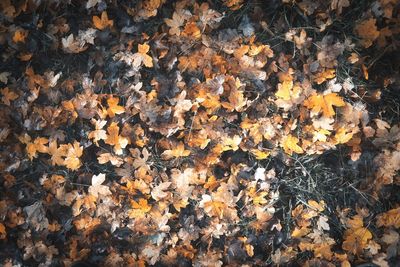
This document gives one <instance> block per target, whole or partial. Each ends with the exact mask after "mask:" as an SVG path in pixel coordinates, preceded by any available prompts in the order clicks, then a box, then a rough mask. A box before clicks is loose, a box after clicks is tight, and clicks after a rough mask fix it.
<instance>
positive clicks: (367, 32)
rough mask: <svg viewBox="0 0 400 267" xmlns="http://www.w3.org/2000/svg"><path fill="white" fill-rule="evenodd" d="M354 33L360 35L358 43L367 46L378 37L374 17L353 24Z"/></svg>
mask: <svg viewBox="0 0 400 267" xmlns="http://www.w3.org/2000/svg"><path fill="white" fill-rule="evenodd" d="M354 29H355V32H356V34H357V35H358V36H359V37H361V41H360V43H361V44H362V45H363V46H364V47H365V48H368V47H370V46H371V45H372V43H373V42H374V41H375V40H376V39H377V38H378V37H379V31H378V28H377V27H376V19H373V18H370V19H368V20H364V21H362V22H360V23H359V24H357V25H356V26H355V28H354Z"/></svg>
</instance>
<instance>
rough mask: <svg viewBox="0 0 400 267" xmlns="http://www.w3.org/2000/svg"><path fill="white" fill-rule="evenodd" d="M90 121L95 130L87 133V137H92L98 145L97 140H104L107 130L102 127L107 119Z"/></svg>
mask: <svg viewBox="0 0 400 267" xmlns="http://www.w3.org/2000/svg"><path fill="white" fill-rule="evenodd" d="M117 103H118V102H117ZM109 105H110V104H109ZM91 122H92V124H94V125H95V130H94V131H91V132H90V133H89V135H88V138H89V139H93V142H94V143H95V144H96V146H99V143H98V141H100V140H105V139H106V138H107V132H106V131H105V130H103V127H104V125H106V124H107V121H105V120H95V119H92V120H91Z"/></svg>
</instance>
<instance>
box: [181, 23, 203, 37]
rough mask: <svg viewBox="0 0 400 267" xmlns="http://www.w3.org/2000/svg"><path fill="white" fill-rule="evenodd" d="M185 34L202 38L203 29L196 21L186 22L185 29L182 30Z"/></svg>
mask: <svg viewBox="0 0 400 267" xmlns="http://www.w3.org/2000/svg"><path fill="white" fill-rule="evenodd" d="M182 35H183V36H191V37H193V38H196V39H198V38H200V37H201V31H200V29H199V27H197V23H196V22H189V23H186V25H185V28H184V30H183V31H182Z"/></svg>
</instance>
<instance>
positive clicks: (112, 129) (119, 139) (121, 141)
mask: <svg viewBox="0 0 400 267" xmlns="http://www.w3.org/2000/svg"><path fill="white" fill-rule="evenodd" d="M107 132H108V135H107V138H106V139H105V140H104V142H105V143H106V144H108V145H112V146H114V153H115V154H117V155H122V149H123V148H125V147H126V146H127V145H128V144H129V139H128V138H126V137H123V136H120V135H119V126H118V123H116V122H113V123H111V125H110V126H108V128H107Z"/></svg>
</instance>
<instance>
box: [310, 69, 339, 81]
mask: <svg viewBox="0 0 400 267" xmlns="http://www.w3.org/2000/svg"><path fill="white" fill-rule="evenodd" d="M335 77H336V74H335V70H334V69H327V70H324V71H323V72H319V73H317V75H316V76H315V77H314V81H315V82H316V83H317V84H321V83H323V82H325V81H326V80H328V79H333V78H335Z"/></svg>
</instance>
